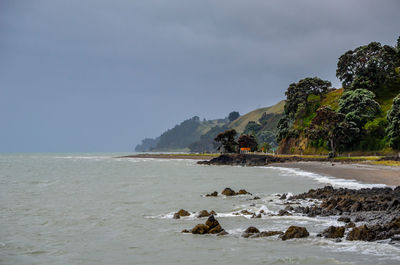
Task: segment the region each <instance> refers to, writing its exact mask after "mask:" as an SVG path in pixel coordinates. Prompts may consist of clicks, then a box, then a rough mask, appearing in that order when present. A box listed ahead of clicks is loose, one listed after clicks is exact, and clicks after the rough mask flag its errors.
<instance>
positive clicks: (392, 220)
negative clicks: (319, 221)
mask: <svg viewBox="0 0 400 265" xmlns="http://www.w3.org/2000/svg"><path fill="white" fill-rule="evenodd" d="M299 199H301V200H307V199H318V200H320V201H322V202H321V204H319V205H318V204H315V205H313V206H311V207H308V206H307V207H302V206H298V207H296V208H294V211H295V212H300V213H303V214H306V215H308V216H310V217H312V216H317V215H321V216H330V215H342V216H341V217H340V218H339V219H338V221H340V222H344V223H346V225H345V226H344V227H329V228H328V229H327V230H325V231H324V232H323V233H322V235H324V236H325V237H327V238H341V237H343V236H344V232H345V229H346V228H349V229H350V228H352V230H351V231H349V233H348V234H347V237H346V239H347V240H363V241H375V240H383V239H389V238H395V237H396V235H399V234H400V217H399V216H400V186H399V187H396V188H394V189H392V188H389V187H388V188H371V189H360V190H353V189H344V188H340V189H334V188H333V187H330V186H327V187H324V188H321V189H316V190H314V189H312V190H309V191H308V192H306V193H303V194H299V195H295V196H293V197H291V198H290V199H289V200H299ZM354 222H355V223H357V222H363V223H364V224H363V225H361V226H357V227H356V224H355V223H354ZM365 223H366V224H365Z"/></svg>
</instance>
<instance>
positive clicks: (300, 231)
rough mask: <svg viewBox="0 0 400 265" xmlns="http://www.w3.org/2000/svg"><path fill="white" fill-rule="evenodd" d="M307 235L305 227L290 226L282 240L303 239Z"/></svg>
mask: <svg viewBox="0 0 400 265" xmlns="http://www.w3.org/2000/svg"><path fill="white" fill-rule="evenodd" d="M309 235H310V234H309V233H308V231H307V229H306V228H305V227H301V226H294V225H292V226H290V227H289V228H288V229H287V230H286V232H285V233H284V234H283V236H282V240H288V239H292V238H303V237H308V236H309Z"/></svg>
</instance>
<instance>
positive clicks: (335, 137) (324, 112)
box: [307, 106, 359, 156]
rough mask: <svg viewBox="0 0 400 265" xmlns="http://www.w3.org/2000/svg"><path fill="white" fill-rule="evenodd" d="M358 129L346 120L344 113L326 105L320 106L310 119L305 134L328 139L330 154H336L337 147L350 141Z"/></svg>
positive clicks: (314, 138) (316, 138) (312, 137)
mask: <svg viewBox="0 0 400 265" xmlns="http://www.w3.org/2000/svg"><path fill="white" fill-rule="evenodd" d="M358 131H359V129H358V128H357V127H356V124H354V123H353V122H348V121H346V119H345V115H344V114H342V113H337V112H335V111H333V110H332V109H331V108H330V107H328V106H322V107H321V108H319V109H318V110H317V113H316V116H315V117H314V118H313V120H312V121H311V125H310V128H309V129H308V130H307V135H308V137H309V138H310V139H313V140H319V139H323V140H326V141H329V144H330V147H331V149H332V156H336V150H337V147H338V146H339V145H340V144H341V143H347V142H350V141H351V140H352V137H353V136H354V135H356V134H357V133H358Z"/></svg>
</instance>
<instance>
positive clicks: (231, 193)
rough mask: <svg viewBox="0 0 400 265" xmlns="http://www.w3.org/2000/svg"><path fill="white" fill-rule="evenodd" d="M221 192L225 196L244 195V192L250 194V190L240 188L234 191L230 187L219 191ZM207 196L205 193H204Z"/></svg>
mask: <svg viewBox="0 0 400 265" xmlns="http://www.w3.org/2000/svg"><path fill="white" fill-rule="evenodd" d="M221 194H222V195H225V196H236V195H246V194H249V195H252V194H251V193H250V192H248V191H247V190H244V189H241V190H239V192H236V191H234V190H233V189H231V188H225V189H224V190H223V191H222V192H221ZM206 196H207V195H206Z"/></svg>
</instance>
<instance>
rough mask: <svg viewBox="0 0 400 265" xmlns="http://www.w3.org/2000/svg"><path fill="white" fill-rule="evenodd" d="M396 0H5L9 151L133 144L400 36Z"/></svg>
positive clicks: (277, 93) (260, 98) (4, 135)
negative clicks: (361, 48)
mask: <svg viewBox="0 0 400 265" xmlns="http://www.w3.org/2000/svg"><path fill="white" fill-rule="evenodd" d="M399 11H400V2H399V1H397V0H393V1H391V0H383V1H375V0H366V1H354V0H350V1H349V0H347V1H346V0H339V1H319V0H315V1H311V0H308V1H294V0H293V1H289V0H286V1H283V0H280V1H275V0H272V1H265V0H263V1H262V0H247V1H239V0H213V1H211V0H202V1H189V0H186V1H185V0H168V1H166V0H146V1H139V0H137V1H133V0H113V1H111V0H107V1H106V0H85V1H77V0H69V1H67V0H37V1H28V0H27V1H14V0H3V1H1V3H0V34H1V38H0V58H1V60H0V122H1V125H2V126H1V130H0V151H1V152H19V151H49V152H56V151H71V152H72V151H131V150H133V147H134V145H135V144H136V143H138V142H139V141H140V140H141V139H142V138H144V137H146V136H150V137H155V136H157V135H159V134H160V133H161V132H163V131H164V130H166V129H168V128H170V127H173V126H174V125H175V124H176V123H178V122H180V121H182V120H184V119H187V118H190V117H192V116H194V115H198V116H200V117H202V118H203V117H205V118H207V119H212V118H220V117H225V116H227V115H228V113H229V112H230V111H233V110H237V111H239V112H240V113H246V112H248V111H250V110H253V109H255V108H258V107H265V106H269V105H273V104H275V103H276V102H278V101H279V100H282V99H284V92H285V90H286V88H287V87H288V85H289V84H290V83H292V82H296V81H298V80H299V79H301V78H304V77H307V76H318V77H321V78H323V79H327V80H330V81H331V82H332V83H333V84H334V86H336V87H338V86H340V83H339V81H338V80H337V79H336V77H335V70H336V63H337V58H338V57H339V56H340V55H341V54H343V53H344V52H345V51H347V50H349V49H353V48H355V47H357V46H360V45H363V44H367V43H369V42H371V41H379V42H381V43H384V44H389V45H394V44H395V41H396V39H397V37H398V36H399V34H400V32H399V25H400V16H399V15H398V14H399Z"/></svg>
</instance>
